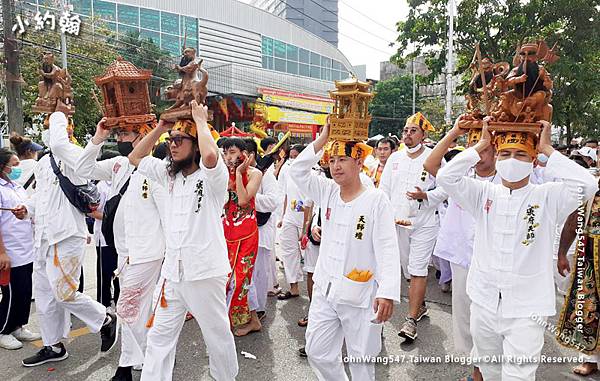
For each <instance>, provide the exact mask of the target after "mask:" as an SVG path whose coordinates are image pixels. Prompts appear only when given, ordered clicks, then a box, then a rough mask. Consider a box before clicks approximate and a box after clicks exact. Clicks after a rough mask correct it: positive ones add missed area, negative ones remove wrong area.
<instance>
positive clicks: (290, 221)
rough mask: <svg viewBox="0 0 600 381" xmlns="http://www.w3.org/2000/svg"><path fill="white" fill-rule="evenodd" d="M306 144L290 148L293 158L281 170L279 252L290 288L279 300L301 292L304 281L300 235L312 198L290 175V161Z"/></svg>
mask: <svg viewBox="0 0 600 381" xmlns="http://www.w3.org/2000/svg"><path fill="white" fill-rule="evenodd" d="M303 149H304V147H303V146H300V145H295V146H294V147H292V149H291V150H290V159H289V160H288V161H287V162H286V163H285V164H283V167H282V168H281V171H280V173H279V187H280V189H281V190H282V191H283V192H284V194H285V196H284V204H283V212H282V217H281V221H280V222H279V224H278V227H280V228H281V231H280V232H279V243H280V248H281V251H280V254H281V260H282V261H283V270H284V272H285V279H286V280H287V283H289V285H290V290H289V291H286V292H285V293H283V294H280V295H278V296H277V298H278V299H279V300H287V299H290V298H295V297H298V296H299V295H300V289H299V288H298V282H302V280H303V279H304V275H303V273H302V264H301V258H302V252H301V249H300V238H301V237H302V236H303V233H304V232H305V228H306V226H305V223H306V221H307V220H308V219H307V213H308V211H309V205H310V200H308V198H307V197H306V196H305V195H304V194H303V193H302V191H301V190H300V188H299V187H298V184H297V180H298V179H295V178H294V176H293V175H292V174H290V166H291V163H292V162H293V161H294V160H295V157H296V156H297V155H298V154H299V153H300V152H302V150H303Z"/></svg>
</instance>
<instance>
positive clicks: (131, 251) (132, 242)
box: [75, 141, 167, 264]
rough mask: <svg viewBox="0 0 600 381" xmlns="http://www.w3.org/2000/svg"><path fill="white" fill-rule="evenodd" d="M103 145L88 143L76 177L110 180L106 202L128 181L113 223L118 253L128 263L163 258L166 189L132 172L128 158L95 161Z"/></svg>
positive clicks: (79, 160)
mask: <svg viewBox="0 0 600 381" xmlns="http://www.w3.org/2000/svg"><path fill="white" fill-rule="evenodd" d="M103 144H104V143H102V144H98V145H96V144H94V143H92V142H91V141H90V142H89V143H88V144H87V146H86V147H85V148H84V150H83V154H82V155H80V157H79V159H78V160H77V164H76V168H75V169H76V171H77V174H79V175H80V176H83V177H86V178H88V179H92V180H104V181H110V182H111V189H110V192H109V194H108V196H107V198H106V200H107V201H108V200H110V199H111V198H112V197H113V196H114V195H116V194H117V193H118V192H119V191H120V190H121V188H122V187H123V186H124V185H125V183H126V182H127V180H128V179H129V178H131V180H129V186H128V187H127V191H126V192H125V193H124V195H123V197H122V198H121V202H120V203H119V207H118V208H117V213H116V215H115V220H114V224H113V231H114V237H115V248H116V249H117V253H118V254H119V255H120V256H122V257H128V258H129V263H131V264H137V263H145V262H151V261H155V260H159V259H162V258H163V257H164V255H165V245H166V244H165V234H164V226H163V218H164V215H165V210H164V209H165V202H166V198H167V191H166V188H164V187H162V186H161V185H160V184H159V183H157V182H154V181H151V180H149V179H148V178H147V177H146V176H143V175H142V174H140V173H138V172H137V171H136V172H133V171H134V169H135V167H134V166H133V165H131V164H130V163H129V159H128V158H127V157H124V156H118V157H115V158H112V159H108V160H102V161H96V158H97V157H98V154H99V153H100V150H101V149H102V146H103Z"/></svg>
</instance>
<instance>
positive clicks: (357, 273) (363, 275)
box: [346, 268, 373, 282]
mask: <svg viewBox="0 0 600 381" xmlns="http://www.w3.org/2000/svg"><path fill="white" fill-rule="evenodd" d="M371 277H373V273H372V272H371V271H370V270H363V271H361V270H357V269H356V268H354V269H352V271H350V272H349V273H348V274H346V278H348V279H350V280H353V281H355V282H368V281H369V280H370V279H371Z"/></svg>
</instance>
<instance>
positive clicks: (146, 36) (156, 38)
mask: <svg viewBox="0 0 600 381" xmlns="http://www.w3.org/2000/svg"><path fill="white" fill-rule="evenodd" d="M140 38H141V39H143V40H151V41H152V42H154V43H155V44H156V45H157V46H160V33H158V32H154V31H152V30H147V29H140Z"/></svg>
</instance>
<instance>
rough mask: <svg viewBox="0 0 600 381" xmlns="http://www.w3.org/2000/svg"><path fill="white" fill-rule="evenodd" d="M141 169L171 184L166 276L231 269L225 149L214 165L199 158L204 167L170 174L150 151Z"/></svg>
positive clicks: (191, 277) (183, 277)
mask: <svg viewBox="0 0 600 381" xmlns="http://www.w3.org/2000/svg"><path fill="white" fill-rule="evenodd" d="M138 172H139V173H140V174H142V175H144V176H147V177H148V178H149V179H151V180H153V181H155V182H157V183H159V184H161V185H162V186H163V187H165V188H166V189H167V201H166V213H165V237H166V241H167V251H166V254H165V261H164V263H163V267H162V276H163V277H164V278H165V279H168V280H170V281H175V282H177V281H195V280H202V279H208V278H213V277H219V276H225V275H227V274H229V272H231V267H230V265H229V257H228V254H227V245H226V243H225V233H224V232H223V221H222V220H221V215H222V214H223V205H224V204H225V200H226V197H227V195H228V193H227V183H228V181H229V172H228V170H227V167H226V166H225V163H224V162H223V158H222V157H221V155H219V158H218V161H217V165H216V166H215V167H214V168H210V169H209V168H206V167H204V165H203V164H202V161H200V168H199V169H198V170H197V171H196V172H194V173H191V174H189V175H188V176H183V174H182V173H181V172H179V173H177V174H176V175H175V177H174V178H173V177H171V176H170V175H169V173H168V171H167V163H166V162H165V161H163V160H159V159H157V158H154V157H151V156H147V157H145V158H144V159H142V161H141V162H140V164H139V166H138Z"/></svg>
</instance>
